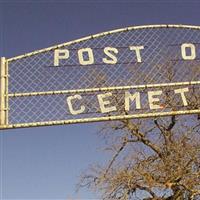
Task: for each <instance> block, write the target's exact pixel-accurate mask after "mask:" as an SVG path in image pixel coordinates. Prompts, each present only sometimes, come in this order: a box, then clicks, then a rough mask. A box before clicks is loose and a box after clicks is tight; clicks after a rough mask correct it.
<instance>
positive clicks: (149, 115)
mask: <svg viewBox="0 0 200 200" xmlns="http://www.w3.org/2000/svg"><path fill="white" fill-rule="evenodd" d="M199 113H200V109H197V110H184V111H171V112H157V113H145V114H133V115H118V116H109V117H95V118H84V119H72V120H60V121H47V122H35V123H21V124H9V125H1V126H0V129H11V128H31V127H36V126H52V125H65V124H75V123H88V122H102V121H111V120H112V121H113V120H127V119H136V118H137V119H142V118H154V117H167V116H172V115H188V114H199Z"/></svg>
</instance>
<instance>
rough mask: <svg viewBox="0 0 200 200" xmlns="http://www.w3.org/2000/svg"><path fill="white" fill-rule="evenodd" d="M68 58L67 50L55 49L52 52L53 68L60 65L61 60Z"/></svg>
mask: <svg viewBox="0 0 200 200" xmlns="http://www.w3.org/2000/svg"><path fill="white" fill-rule="evenodd" d="M67 58H69V50H67V49H56V50H55V51H54V66H59V65H60V60H61V59H67Z"/></svg>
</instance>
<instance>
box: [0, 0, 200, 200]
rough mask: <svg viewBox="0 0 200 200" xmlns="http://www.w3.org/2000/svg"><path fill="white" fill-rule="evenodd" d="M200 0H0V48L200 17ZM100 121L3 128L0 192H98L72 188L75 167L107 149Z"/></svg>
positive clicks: (21, 49) (24, 195)
mask: <svg viewBox="0 0 200 200" xmlns="http://www.w3.org/2000/svg"><path fill="white" fill-rule="evenodd" d="M199 10H200V2H199V1H192V0H188V1H184V0H176V1H172V0H168V1H163V0H159V1H153V0H148V1H142V0H140V1H136V0H132V1H126V0H124V1H122V0H121V1H103V0H102V1H97V0H96V1H95V0H94V1H89V0H88V1H84V0H83V1H67V0H65V1H39V0H38V1H28V0H27V1H14V0H13V1H9V0H7V1H3V0H0V56H5V57H7V58H9V57H13V56H16V55H20V54H24V53H27V52H31V51H34V50H37V49H42V48H46V47H48V46H52V45H55V44H60V43H63V42H67V41H71V40H73V39H78V38H81V37H84V36H87V35H91V34H95V33H99V32H103V31H108V30H113V29H117V28H123V27H127V26H134V25H144V24H191V25H200V12H199ZM100 125H101V124H98V123H93V124H80V125H78V124H77V125H66V126H53V127H40V128H28V129H17V130H6V131H0V145H1V148H0V150H1V154H0V155H1V182H0V184H1V187H0V189H1V190H0V194H1V195H0V199H1V200H7V199H69V198H80V199H88V198H96V197H97V196H96V195H95V194H93V193H92V192H89V191H87V190H81V191H80V192H79V193H78V194H76V193H75V184H76V183H77V182H78V177H79V175H80V173H81V172H82V171H83V170H84V169H86V168H87V166H88V165H89V164H91V163H94V162H100V163H103V162H104V161H105V160H106V158H107V155H106V154H105V153H102V152H101V151H100V148H101V147H102V145H103V143H102V141H101V138H100V137H98V136H97V134H96V133H97V131H98V130H99V126H100Z"/></svg>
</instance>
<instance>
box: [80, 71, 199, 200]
mask: <svg viewBox="0 0 200 200" xmlns="http://www.w3.org/2000/svg"><path fill="white" fill-rule="evenodd" d="M168 72H170V71H168ZM171 79H173V72H170V73H169V80H171ZM195 90H197V89H195V88H193V95H192V96H191V98H190V102H189V106H188V108H189V109H191V108H195V109H197V108H199V105H200V102H199V101H200V100H199V92H196V91H195ZM198 90H199V88H198ZM164 92H165V102H164V105H165V106H166V107H170V108H171V109H172V110H177V109H179V108H178V107H179V102H178V101H177V100H174V99H173V98H172V96H171V95H170V91H168V90H167V89H166V90H165V91H164ZM117 96H118V95H116V97H117ZM113 99H115V98H113ZM116 102H117V104H118V105H121V104H122V102H121V101H120V100H119V99H117V98H116ZM119 112H121V113H122V112H123V114H126V113H125V111H124V110H123V109H121V110H120V109H119ZM101 135H103V136H104V139H105V140H106V144H107V146H106V147H105V150H106V151H108V152H109V153H111V155H112V156H111V158H110V160H109V162H108V163H107V164H106V165H105V166H101V165H93V166H92V167H90V168H89V169H88V171H87V172H84V173H83V174H82V177H81V181H80V184H79V187H88V188H90V189H94V190H95V191H98V192H100V194H101V195H102V198H103V199H106V200H109V199H110V200H116V199H120V200H128V199H146V200H147V199H154V200H156V199H166V200H173V199H174V200H182V199H183V200H184V199H198V198H199V199H200V121H199V116H196V115H188V116H175V115H174V116H170V117H164V118H152V119H143V120H121V121H115V122H109V123H106V125H105V124H104V127H103V129H102V131H101Z"/></svg>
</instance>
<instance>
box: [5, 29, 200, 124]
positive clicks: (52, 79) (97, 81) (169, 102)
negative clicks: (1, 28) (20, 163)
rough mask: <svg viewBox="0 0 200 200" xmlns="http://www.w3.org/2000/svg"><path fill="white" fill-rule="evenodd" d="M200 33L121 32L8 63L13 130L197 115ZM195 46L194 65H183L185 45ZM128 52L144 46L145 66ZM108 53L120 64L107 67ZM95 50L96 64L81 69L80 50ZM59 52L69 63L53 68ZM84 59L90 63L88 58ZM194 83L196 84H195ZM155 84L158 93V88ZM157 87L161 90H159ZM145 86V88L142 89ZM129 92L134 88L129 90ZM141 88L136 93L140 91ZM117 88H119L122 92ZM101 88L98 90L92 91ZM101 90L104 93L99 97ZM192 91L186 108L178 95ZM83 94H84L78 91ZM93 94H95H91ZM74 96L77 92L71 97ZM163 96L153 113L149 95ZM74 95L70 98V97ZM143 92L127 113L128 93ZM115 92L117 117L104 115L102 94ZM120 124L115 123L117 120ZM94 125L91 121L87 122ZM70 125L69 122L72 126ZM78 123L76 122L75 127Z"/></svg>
mask: <svg viewBox="0 0 200 200" xmlns="http://www.w3.org/2000/svg"><path fill="white" fill-rule="evenodd" d="M199 38H200V30H198V29H192V28H184V27H181V28H179V27H178V26H177V27H168V26H163V27H162V26H161V27H159V26H157V27H156V28H155V27H144V28H139V29H124V30H122V31H119V32H115V33H110V34H102V35H99V36H98V37H90V39H87V40H82V41H81V40H80V41H79V42H74V43H73V42H72V43H69V44H65V45H63V46H62V45H61V46H58V47H53V48H50V49H48V50H45V51H42V52H38V53H35V54H32V55H27V56H26V55H25V56H22V57H20V58H16V59H9V60H8V67H9V87H8V92H9V124H10V125H15V124H21V126H27V125H26V124H30V125H31V123H38V124H37V125H40V123H42V122H45V124H48V122H49V123H51V122H59V121H62V122H63V121H67V120H75V121H74V122H76V120H77V119H85V118H87V119H91V121H93V120H92V119H97V118H98V119H101V118H102V119H103V117H106V116H107V117H109V116H121V117H123V116H128V115H137V114H138V115H141V116H143V115H144V114H146V113H148V115H147V116H148V117H150V116H151V115H149V114H151V113H152V116H154V114H155V113H157V112H158V113H168V112H170V111H185V110H195V112H197V111H198V109H199V107H198V105H199V104H197V102H198V101H199V100H198V99H199V91H200V90H199V82H198V81H200V68H199V64H200V40H199ZM183 43H193V44H194V45H195V47H196V58H195V59H194V60H183V58H182V56H181V44H183ZM130 46H144V49H142V50H141V51H140V53H141V62H137V56H136V53H135V52H134V51H131V50H130V49H129V47H130ZM105 47H114V48H116V49H117V50H118V53H117V54H116V57H117V63H116V64H114V65H112V64H105V63H104V62H103V58H105V57H106V55H105V53H104V48H105ZM83 48H91V49H92V52H93V55H94V63H93V64H91V65H85V66H82V65H81V64H80V62H79V59H78V50H79V49H83ZM55 49H67V50H69V58H68V59H63V60H60V64H59V66H58V67H55V66H54V51H55ZM85 59H87V58H86V57H85ZM191 81H193V83H195V84H191ZM177 82H179V83H182V82H184V83H186V82H188V84H187V83H186V84H185V85H182V86H181V85H180V86H177V85H176V84H174V86H173V85H170V86H167V85H165V86H162V84H163V83H169V84H170V83H177ZM150 84H152V85H153V87H150V86H149V87H148V85H150ZM156 84H157V86H156V87H154V86H155V85H156ZM159 84H161V85H160V86H159ZM141 85H147V87H140V86H141ZM126 86H136V87H135V88H131V87H130V89H129V90H127V87H126ZM137 86H138V88H137ZM117 87H121V88H120V89H119V88H117ZM95 88H99V89H98V90H96V91H95V90H94V89H95ZM101 88H104V89H103V90H102V91H101ZM180 88H189V92H186V93H185V96H186V98H187V101H188V105H187V106H184V105H183V101H182V99H181V95H180V94H179V95H178V94H175V92H174V90H176V89H180ZM80 89H82V91H81V90H80ZM90 89H91V90H90ZM72 90H73V91H72ZM157 90H162V95H161V96H159V99H160V101H159V102H157V103H158V104H159V105H160V108H159V109H153V110H152V109H150V106H149V101H148V92H149V91H157ZM70 91H71V92H70ZM126 91H129V92H130V93H132V94H134V93H135V92H139V94H140V103H141V109H136V108H135V107H136V106H135V104H134V102H132V103H131V105H130V110H129V112H128V113H127V112H126V111H125V109H124V108H125V105H124V104H125V103H124V99H125V92H126ZM107 92H111V93H112V96H111V97H110V98H108V99H107V100H109V101H110V106H111V105H112V106H115V107H116V110H115V111H113V112H108V113H102V111H101V109H100V105H99V101H98V97H97V96H98V95H99V94H105V93H107ZM75 94H79V95H81V97H82V99H81V100H74V101H73V107H74V109H75V110H76V109H79V108H80V107H81V106H83V105H84V107H85V110H84V112H83V113H81V114H77V115H72V114H71V113H70V110H69V105H68V104H67V98H68V97H69V96H73V95H75ZM116 119H117V118H116ZM87 121H90V120H87ZM70 122H71V121H70ZM77 122H78V121H77Z"/></svg>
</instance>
